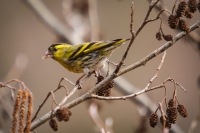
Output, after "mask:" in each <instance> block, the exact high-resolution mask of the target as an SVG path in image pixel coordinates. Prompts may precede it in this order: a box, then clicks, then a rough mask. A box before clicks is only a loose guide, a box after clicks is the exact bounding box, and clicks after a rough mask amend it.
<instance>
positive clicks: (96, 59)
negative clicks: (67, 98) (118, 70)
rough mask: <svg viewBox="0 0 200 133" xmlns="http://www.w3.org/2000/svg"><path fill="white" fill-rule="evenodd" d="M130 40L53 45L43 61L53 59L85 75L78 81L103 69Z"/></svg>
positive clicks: (72, 70) (68, 68)
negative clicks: (112, 56)
mask: <svg viewBox="0 0 200 133" xmlns="http://www.w3.org/2000/svg"><path fill="white" fill-rule="evenodd" d="M128 40H130V39H115V40H112V41H96V42H86V43H82V44H78V45H70V44H66V43H57V44H52V45H51V46H50V47H49V48H48V50H47V51H46V53H45V54H44V56H43V57H42V59H46V58H53V59H54V60H56V61H57V62H59V63H60V64H61V65H62V66H64V67H65V68H66V69H67V70H69V71H70V72H74V73H84V74H83V75H82V76H81V77H80V78H79V79H78V80H77V83H79V81H80V79H81V78H82V77H84V76H85V75H88V74H89V73H91V72H94V71H95V72H96V71H98V70H99V69H101V68H102V67H103V66H104V65H105V63H106V61H108V58H109V57H110V55H111V54H112V52H114V50H115V49H116V48H117V47H119V46H120V45H121V44H123V43H124V42H126V41H128Z"/></svg>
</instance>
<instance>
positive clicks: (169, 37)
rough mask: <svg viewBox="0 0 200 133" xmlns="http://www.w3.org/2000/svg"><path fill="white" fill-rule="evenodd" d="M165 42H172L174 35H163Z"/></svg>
mask: <svg viewBox="0 0 200 133" xmlns="http://www.w3.org/2000/svg"><path fill="white" fill-rule="evenodd" d="M162 36H163V38H164V40H165V41H172V39H173V37H172V35H164V34H163V35H162Z"/></svg>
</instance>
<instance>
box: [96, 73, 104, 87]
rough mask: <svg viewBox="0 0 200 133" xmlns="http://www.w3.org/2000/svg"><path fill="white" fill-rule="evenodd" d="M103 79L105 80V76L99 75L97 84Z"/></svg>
mask: <svg viewBox="0 0 200 133" xmlns="http://www.w3.org/2000/svg"><path fill="white" fill-rule="evenodd" d="M102 80H104V77H103V76H101V75H100V76H98V77H97V83H96V85H97V84H98V83H100V82H101V81H102Z"/></svg>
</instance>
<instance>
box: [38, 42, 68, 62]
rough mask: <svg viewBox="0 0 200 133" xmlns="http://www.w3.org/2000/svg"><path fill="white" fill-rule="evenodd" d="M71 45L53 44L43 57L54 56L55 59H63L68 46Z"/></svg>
mask: <svg viewBox="0 0 200 133" xmlns="http://www.w3.org/2000/svg"><path fill="white" fill-rule="evenodd" d="M68 46H69V45H66V44H62V43H60V44H52V45H51V46H50V47H49V48H48V50H47V51H46V53H45V54H44V55H43V57H42V59H46V58H53V59H55V60H57V61H58V60H62V58H63V56H64V54H65V52H66V50H67V47H68Z"/></svg>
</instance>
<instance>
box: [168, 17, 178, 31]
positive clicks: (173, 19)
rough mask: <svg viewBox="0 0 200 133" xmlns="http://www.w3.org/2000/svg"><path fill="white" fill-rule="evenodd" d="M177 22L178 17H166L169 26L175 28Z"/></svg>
mask: <svg viewBox="0 0 200 133" xmlns="http://www.w3.org/2000/svg"><path fill="white" fill-rule="evenodd" d="M178 22H179V18H177V17H176V16H174V15H170V16H169V17H168V25H169V27H170V28H172V29H176V28H177V26H178Z"/></svg>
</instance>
